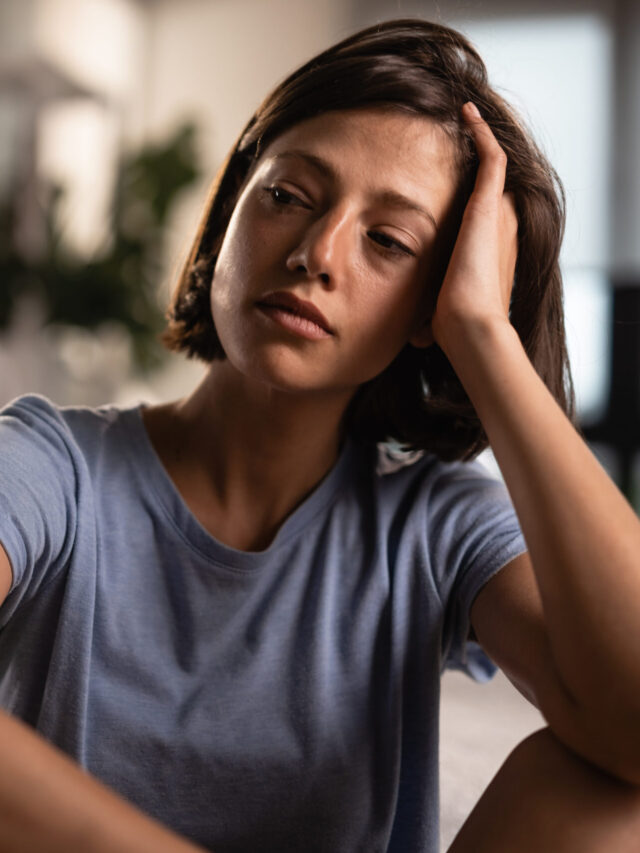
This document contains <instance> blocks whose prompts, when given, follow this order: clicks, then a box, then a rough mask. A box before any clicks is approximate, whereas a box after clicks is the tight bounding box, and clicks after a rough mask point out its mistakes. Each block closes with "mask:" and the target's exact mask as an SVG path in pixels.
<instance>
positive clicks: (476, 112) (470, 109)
mask: <svg viewBox="0 0 640 853" xmlns="http://www.w3.org/2000/svg"><path fill="white" fill-rule="evenodd" d="M465 107H466V110H467V112H468V113H469V114H470V115H472V116H475V117H476V118H482V116H481V115H480V110H479V109H478V108H477V107H476V105H475V104H474V103H473V101H467V103H466V104H465Z"/></svg>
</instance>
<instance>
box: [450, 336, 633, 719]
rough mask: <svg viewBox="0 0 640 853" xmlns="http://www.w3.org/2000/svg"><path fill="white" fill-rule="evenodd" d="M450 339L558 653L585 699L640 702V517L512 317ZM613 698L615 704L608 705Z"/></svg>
mask: <svg viewBox="0 0 640 853" xmlns="http://www.w3.org/2000/svg"><path fill="white" fill-rule="evenodd" d="M450 329H451V331H450V334H448V336H447V340H446V342H445V343H444V347H443V348H445V351H446V352H447V355H448V357H449V359H450V360H451V362H452V364H453V367H454V369H455V370H456V372H457V374H458V376H459V377H460V379H461V381H462V382H463V384H464V386H465V389H466V390H467V393H468V394H469V397H470V398H471V400H472V402H473V404H474V406H475V408H476V411H477V412H478V415H479V416H480V419H481V421H482V423H483V425H484V427H485V430H486V432H487V435H488V437H489V440H490V443H491V447H492V449H493V452H494V454H495V456H496V459H497V461H498V464H499V465H500V468H501V470H502V473H503V476H504V478H505V482H506V484H507V486H508V488H509V491H510V493H511V497H512V500H513V503H514V506H515V508H516V511H517V513H518V517H519V519H520V523H521V525H522V529H523V532H524V535H525V538H526V540H527V545H528V547H529V551H530V555H531V560H532V563H533V567H534V571H535V574H536V578H537V581H538V585H539V588H540V592H541V596H542V601H543V607H544V615H545V624H546V626H547V630H548V635H549V641H550V643H551V649H552V654H553V656H554V659H555V662H556V664H557V667H558V671H559V673H560V675H561V677H562V678H563V681H564V682H565V684H566V686H567V688H568V690H569V691H570V693H571V694H572V695H574V696H575V697H576V700H577V701H578V702H579V703H580V704H582V705H585V704H586V705H587V706H589V707H596V708H598V709H599V710H602V711H603V712H606V713H607V714H608V712H609V711H610V710H611V709H613V708H615V709H616V712H618V711H620V712H622V713H625V710H626V712H628V713H629V715H630V718H633V719H635V720H637V719H638V717H637V716H636V714H637V713H638V712H640V641H639V638H640V628H639V626H640V522H639V521H638V519H637V517H636V515H635V513H634V512H633V510H632V509H631V507H630V506H629V505H628V503H627V502H626V500H625V499H624V498H623V496H622V495H621V494H620V492H619V491H618V489H617V488H616V487H615V485H614V484H613V483H612V481H611V480H610V479H609V477H608V476H607V474H606V473H605V471H604V470H603V469H602V468H601V466H600V465H599V463H598V462H597V460H596V459H595V457H594V456H593V454H592V453H591V451H590V450H589V448H588V447H587V446H586V444H585V443H584V442H583V440H582V439H581V438H580V436H579V435H578V434H577V432H576V431H575V429H574V428H573V426H572V425H571V423H570V422H569V421H568V419H567V418H566V417H565V415H564V413H563V412H562V411H561V409H560V408H559V406H558V405H557V404H556V402H555V400H554V399H553V398H552V396H551V394H550V393H549V391H548V390H547V388H546V387H545V385H544V384H543V382H542V381H541V380H540V378H539V377H538V375H537V374H536V373H535V370H534V369H533V367H532V365H531V363H530V362H529V360H528V358H527V356H526V354H525V352H524V349H523V348H522V345H521V343H520V341H519V339H518V337H517V334H516V332H515V330H514V329H513V328H512V327H511V326H510V325H509V324H507V323H505V322H498V321H496V322H491V321H489V322H485V323H478V324H476V326H475V327H474V326H473V325H470V324H461V325H460V326H459V328H458V329H457V330H456V329H455V324H452V325H451V327H450ZM605 706H606V707H605Z"/></svg>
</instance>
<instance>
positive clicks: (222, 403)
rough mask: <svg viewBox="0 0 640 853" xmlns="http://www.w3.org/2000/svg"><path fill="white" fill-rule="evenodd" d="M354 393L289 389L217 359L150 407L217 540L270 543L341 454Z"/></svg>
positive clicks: (162, 448)
mask: <svg viewBox="0 0 640 853" xmlns="http://www.w3.org/2000/svg"><path fill="white" fill-rule="evenodd" d="M348 402H349V398H348V395H347V394H343V395H341V394H332V395H329V394H327V395H315V394H290V393H285V392H281V391H275V390H273V389H269V388H266V387H265V386H257V385H256V384H255V383H252V382H251V381H249V380H246V379H245V378H244V377H242V376H239V375H238V374H237V373H236V372H235V371H233V370H232V369H231V368H230V366H228V365H227V364H226V363H224V362H222V363H220V362H218V363H214V364H213V365H212V367H211V368H210V370H209V371H208V372H207V374H206V376H205V378H204V380H203V381H202V382H201V384H200V385H199V386H198V387H197V388H196V389H195V391H194V392H193V393H192V394H190V395H189V396H188V397H186V398H185V399H183V400H180V401H177V402H175V403H170V404H167V405H165V406H158V407H152V408H149V409H147V410H145V413H144V420H145V425H146V427H147V430H148V432H149V435H150V438H151V441H152V443H153V444H154V446H155V448H156V451H157V452H158V455H159V456H160V458H161V460H162V462H163V464H164V465H165V467H166V469H167V471H168V473H169V475H170V476H171V478H172V480H173V481H174V483H175V485H176V487H177V488H178V490H179V491H180V493H181V494H182V497H183V498H184V500H185V502H186V503H187V505H188V506H189V508H190V509H191V510H192V512H193V513H194V514H195V515H196V517H197V518H198V520H199V521H200V522H201V523H202V524H203V525H204V526H205V528H206V529H207V530H209V532H211V533H212V535H213V536H215V538H217V539H218V540H219V541H221V542H224V543H225V544H227V545H231V546H232V547H235V548H238V549H240V550H262V549H264V548H265V547H267V545H268V544H269V543H270V542H271V541H272V539H273V538H274V536H275V534H276V533H277V531H278V529H279V527H280V526H281V524H282V523H283V522H284V520H285V519H286V518H287V517H288V516H289V515H290V514H291V512H293V510H294V509H295V508H296V507H297V506H299V504H300V503H301V502H302V501H303V500H304V499H305V498H306V497H307V495H309V493H310V492H311V491H312V490H313V489H314V488H315V486H316V485H317V484H318V483H319V482H320V480H322V479H323V477H324V476H325V475H326V474H327V473H328V471H329V470H330V469H331V467H332V466H333V465H334V463H335V462H336V460H337V457H338V454H339V450H340V444H341V438H342V432H341V423H342V419H343V415H344V411H345V409H346V406H347V405H348Z"/></svg>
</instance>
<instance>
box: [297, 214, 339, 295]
mask: <svg viewBox="0 0 640 853" xmlns="http://www.w3.org/2000/svg"><path fill="white" fill-rule="evenodd" d="M347 232H348V221H347V217H346V215H345V214H339V213H338V212H337V211H336V212H333V214H332V213H326V214H325V215H324V216H322V217H320V218H319V219H316V220H315V221H314V222H312V223H310V224H309V227H308V228H306V230H305V231H304V233H303V235H302V237H301V238H300V240H299V242H298V244H297V245H296V247H295V248H294V249H293V251H292V252H291V253H290V254H289V257H288V258H287V269H288V270H289V271H290V272H303V273H306V274H307V276H309V277H310V278H318V279H320V281H321V282H322V283H323V285H324V286H325V287H327V286H333V287H335V285H336V283H337V279H338V276H339V269H340V266H341V264H342V263H343V262H344V259H345V254H346V253H347V252H348V250H347V246H346V242H347Z"/></svg>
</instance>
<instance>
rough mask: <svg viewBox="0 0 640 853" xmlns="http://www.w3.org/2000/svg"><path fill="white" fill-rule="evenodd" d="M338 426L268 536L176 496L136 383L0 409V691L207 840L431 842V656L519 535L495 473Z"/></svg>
mask: <svg viewBox="0 0 640 853" xmlns="http://www.w3.org/2000/svg"><path fill="white" fill-rule="evenodd" d="M380 460H381V457H380V456H379V455H376V454H375V453H374V452H373V451H372V450H370V449H365V448H362V447H359V446H357V445H355V444H354V443H351V442H347V444H346V445H345V447H344V449H343V451H342V453H341V456H340V458H339V460H338V462H337V463H336V465H335V466H334V468H333V469H332V470H331V471H330V473H329V474H328V475H327V476H326V477H325V478H324V480H323V481H322V482H321V483H320V484H319V485H318V486H317V488H316V489H315V490H314V492H313V493H312V494H311V495H310V496H309V497H308V498H307V499H306V500H305V501H304V502H303V503H302V504H301V505H300V506H299V507H298V508H297V509H296V510H295V511H294V512H293V513H292V514H291V515H290V516H289V517H288V518H287V520H286V521H285V522H284V524H283V525H282V527H281V528H280V530H279V532H278V534H277V536H276V538H275V539H274V541H273V542H272V543H271V545H270V546H269V547H268V548H267V549H266V550H264V551H260V552H242V551H237V550H235V549H233V548H230V547H227V546H226V545H223V544H221V543H220V542H218V541H216V540H215V539H214V538H213V537H212V536H211V535H210V534H209V533H208V532H207V531H206V530H205V529H204V528H203V527H202V526H201V525H200V524H199V522H198V521H197V520H196V518H195V517H194V516H193V515H192V513H191V512H190V511H189V509H188V508H187V506H186V505H185V503H184V502H183V500H182V498H181V497H180V495H179V493H178V492H177V490H176V488H175V487H174V485H173V483H172V481H171V479H170V478H169V476H168V474H167V473H166V471H165V469H164V468H163V466H162V464H161V462H160V460H159V458H158V457H157V455H156V453H155V451H154V449H153V447H152V445H151V443H150V441H149V438H148V436H147V433H146V430H145V428H144V425H143V421H142V419H141V412H140V407H135V408H131V409H127V410H118V409H116V408H111V407H109V408H103V409H99V410H93V409H82V408H74V409H71V408H69V409H58V408H56V407H54V406H53V405H52V404H51V403H49V402H48V401H46V400H44V399H43V398H40V397H35V396H30V397H24V398H22V399H20V400H18V401H16V402H15V403H14V404H12V405H11V406H9V407H7V408H6V409H4V411H3V412H2V413H0V542H2V543H3V545H4V547H5V550H6V551H7V553H8V555H9V559H10V561H11V565H12V567H13V571H14V581H13V585H12V588H11V592H10V594H9V596H8V598H7V600H6V602H5V603H4V605H3V606H2V608H0V704H1V705H2V706H3V707H4V708H6V709H8V710H9V711H10V712H12V713H13V714H15V715H16V716H18V717H21V718H22V719H24V720H26V721H27V722H29V723H30V724H31V725H33V726H34V727H35V728H36V729H37V730H38V731H39V732H41V733H42V734H43V735H44V736H45V737H46V738H48V739H49V740H50V741H52V742H54V743H55V744H57V745H58V746H59V747H61V748H62V749H63V750H65V751H66V752H67V753H69V754H70V755H71V756H72V757H73V758H74V759H76V760H77V761H78V762H79V763H80V764H81V765H82V766H83V767H85V768H86V769H87V770H89V771H90V772H91V773H93V774H95V775H96V776H97V777H98V778H100V779H101V780H103V781H104V782H105V783H107V784H108V785H110V786H112V787H113V788H115V789H116V790H117V791H119V792H120V793H121V794H123V795H124V796H125V797H127V798H128V799H129V800H131V801H132V802H133V803H135V804H137V805H138V806H139V807H140V808H141V809H143V810H144V811H146V812H147V813H149V814H151V815H153V816H154V817H156V818H157V819H159V820H160V821H162V822H163V823H165V824H167V825H169V826H171V827H172V828H173V829H174V830H176V831H177V832H179V833H182V834H183V835H185V836H187V837H189V838H191V839H193V840H194V841H196V842H199V843H200V844H202V845H203V846H205V847H209V848H211V849H212V850H214V851H215V853H300V851H305V853H357V852H358V851H362V853H383V851H389V853H426V851H436V850H437V848H438V772H437V766H438V765H437V757H438V707H439V679H440V674H441V671H442V669H443V668H444V667H445V666H452V667H458V668H463V669H467V670H468V671H469V672H470V673H471V674H472V675H474V676H475V677H478V678H481V679H482V678H484V677H488V675H489V674H490V673H491V670H492V666H491V664H490V663H489V661H488V660H487V659H486V658H485V656H484V655H483V654H482V652H481V651H480V649H479V647H478V646H477V645H475V644H473V643H468V642H467V637H468V634H469V609H470V606H471V603H472V602H473V599H474V597H475V596H476V594H477V593H478V591H479V590H480V588H481V587H482V586H483V584H484V583H485V582H486V581H487V580H488V579H489V578H490V577H491V576H492V575H493V574H494V573H495V572H496V571H498V569H500V567H501V566H503V565H504V564H505V563H507V562H508V561H510V560H511V559H512V558H513V557H515V556H516V555H517V554H519V553H521V552H522V551H523V550H524V547H525V546H524V542H523V539H522V535H521V533H520V530H519V527H518V523H517V519H516V517H515V514H514V511H513V508H512V507H511V504H510V502H509V500H508V497H507V495H506V492H505V489H504V487H503V485H502V484H500V483H498V482H495V481H494V480H493V479H491V478H490V477H489V476H488V475H487V473H486V472H485V471H484V469H483V468H481V467H480V466H478V465H475V464H460V463H452V464H445V463H442V462H439V461H438V460H437V459H435V458H434V457H431V456H428V455H425V456H423V457H422V458H420V459H418V460H417V461H414V462H412V463H411V464H408V465H404V466H402V467H399V468H398V469H397V470H393V471H391V470H388V468H389V466H388V465H387V466H386V469H387V470H386V472H383V470H382V468H381V465H380Z"/></svg>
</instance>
